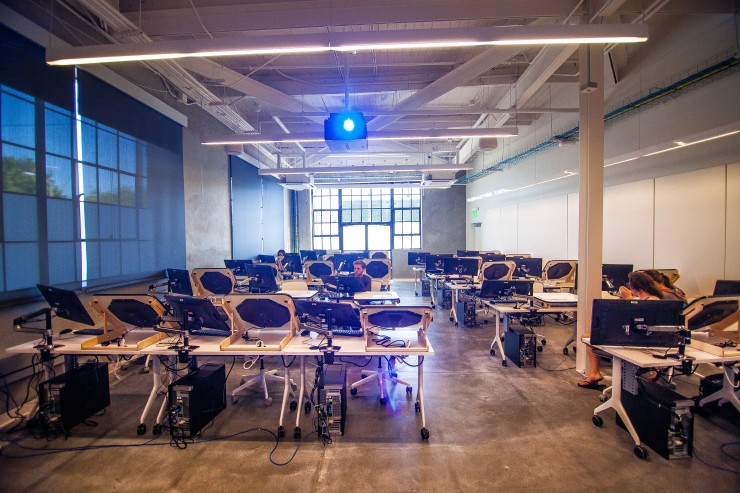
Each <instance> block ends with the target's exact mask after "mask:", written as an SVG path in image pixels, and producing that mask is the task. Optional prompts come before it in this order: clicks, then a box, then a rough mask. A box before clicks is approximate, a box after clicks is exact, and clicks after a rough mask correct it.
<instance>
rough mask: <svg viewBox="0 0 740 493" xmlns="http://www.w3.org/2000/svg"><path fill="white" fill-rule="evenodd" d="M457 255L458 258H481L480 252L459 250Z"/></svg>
mask: <svg viewBox="0 0 740 493" xmlns="http://www.w3.org/2000/svg"><path fill="white" fill-rule="evenodd" d="M456 255H457V256H458V257H479V256H480V252H479V251H478V250H458V251H457V254H456Z"/></svg>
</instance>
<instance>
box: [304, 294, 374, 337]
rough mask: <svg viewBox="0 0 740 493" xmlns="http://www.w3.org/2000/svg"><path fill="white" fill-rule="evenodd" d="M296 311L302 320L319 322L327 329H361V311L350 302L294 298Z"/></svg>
mask: <svg viewBox="0 0 740 493" xmlns="http://www.w3.org/2000/svg"><path fill="white" fill-rule="evenodd" d="M293 303H295V308H296V312H298V316H299V317H300V318H301V320H302V321H310V322H313V323H314V324H319V325H320V326H321V328H326V329H329V330H331V329H335V328H343V329H356V330H360V329H361V324H360V311H359V310H358V309H357V308H355V307H354V306H352V305H351V304H349V303H334V302H327V301H312V300H294V301H293Z"/></svg>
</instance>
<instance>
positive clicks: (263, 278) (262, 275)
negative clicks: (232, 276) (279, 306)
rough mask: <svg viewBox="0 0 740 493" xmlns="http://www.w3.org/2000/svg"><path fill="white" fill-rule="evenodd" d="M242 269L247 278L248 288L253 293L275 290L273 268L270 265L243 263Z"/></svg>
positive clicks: (275, 282)
mask: <svg viewBox="0 0 740 493" xmlns="http://www.w3.org/2000/svg"><path fill="white" fill-rule="evenodd" d="M244 270H245V273H246V276H247V277H249V278H250V280H249V290H250V291H251V292H253V293H269V292H273V291H277V289H278V286H277V280H276V279H275V270H274V269H273V268H272V266H271V265H260V264H252V265H245V266H244Z"/></svg>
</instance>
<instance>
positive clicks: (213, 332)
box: [190, 329, 231, 337]
mask: <svg viewBox="0 0 740 493" xmlns="http://www.w3.org/2000/svg"><path fill="white" fill-rule="evenodd" d="M190 334H192V335H194V336H219V337H229V336H230V335H231V331H230V330H219V329H191V330H190Z"/></svg>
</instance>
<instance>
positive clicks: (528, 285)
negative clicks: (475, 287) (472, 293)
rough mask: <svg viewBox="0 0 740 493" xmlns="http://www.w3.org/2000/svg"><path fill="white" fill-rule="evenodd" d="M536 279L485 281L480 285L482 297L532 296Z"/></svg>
mask: <svg viewBox="0 0 740 493" xmlns="http://www.w3.org/2000/svg"><path fill="white" fill-rule="evenodd" d="M533 284H534V281H525V280H521V279H518V280H514V279H512V280H494V281H487V280H486V281H483V282H482V283H481V286H480V293H479V294H478V296H480V297H481V298H511V297H512V296H514V295H519V296H532V285H533Z"/></svg>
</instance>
